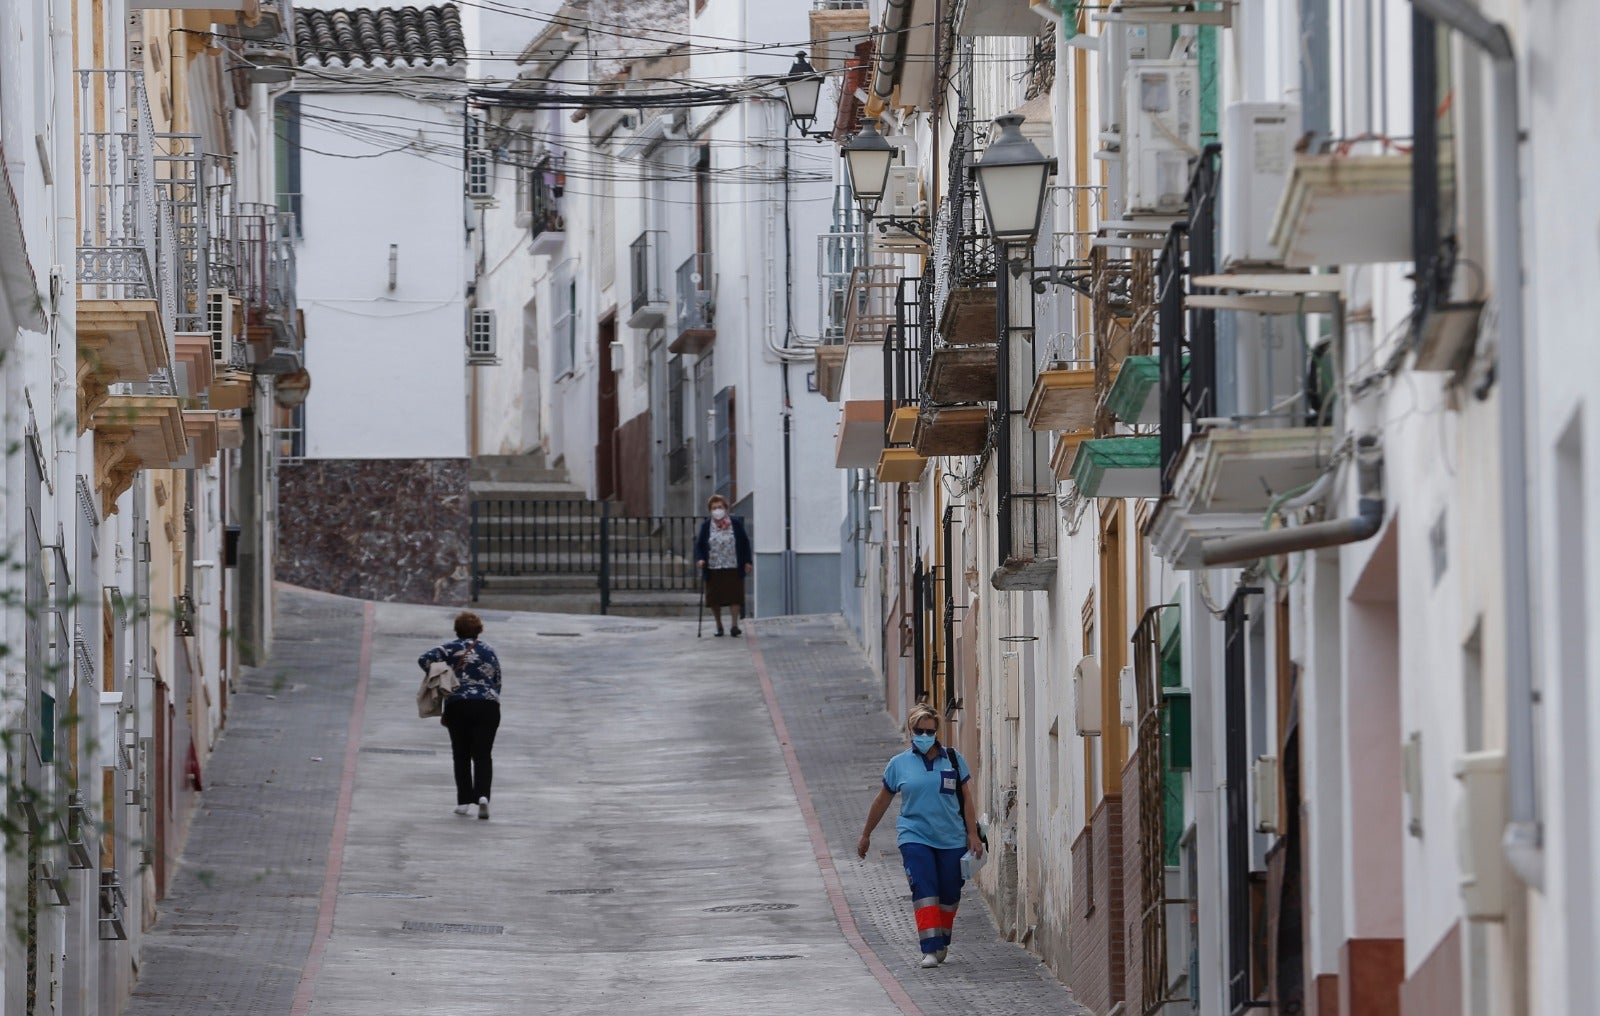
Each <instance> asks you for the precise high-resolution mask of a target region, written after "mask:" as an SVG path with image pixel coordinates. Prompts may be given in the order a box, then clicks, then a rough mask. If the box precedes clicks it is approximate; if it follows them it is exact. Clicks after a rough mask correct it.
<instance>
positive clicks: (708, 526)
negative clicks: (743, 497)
mask: <svg viewBox="0 0 1600 1016" xmlns="http://www.w3.org/2000/svg"><path fill="white" fill-rule="evenodd" d="M706 510H707V511H709V512H710V513H711V517H710V518H708V519H706V520H705V521H704V522H702V523H701V524H700V533H699V535H698V536H696V537H695V541H694V557H695V561H694V563H695V567H697V568H699V569H700V583H701V597H702V603H703V605H704V606H707V607H710V608H711V617H712V619H713V620H714V621H716V623H717V630H716V631H715V632H713V633H712V634H714V635H716V636H717V637H718V638H721V637H722V634H723V631H722V608H723V607H727V608H728V612H729V614H730V615H731V617H732V620H733V628H732V634H733V635H734V637H735V638H737V637H738V636H739V635H741V634H743V633H742V632H741V631H740V630H739V615H740V612H741V611H743V610H744V577H745V576H746V575H748V574H750V571H751V569H752V568H753V567H754V555H752V554H751V552H750V537H749V535H748V534H746V533H745V529H744V522H743V521H742V520H740V519H738V518H735V517H733V516H731V515H729V514H728V501H727V499H726V498H724V497H723V496H722V495H721V494H712V495H711V498H710V500H708V501H707V502H706Z"/></svg>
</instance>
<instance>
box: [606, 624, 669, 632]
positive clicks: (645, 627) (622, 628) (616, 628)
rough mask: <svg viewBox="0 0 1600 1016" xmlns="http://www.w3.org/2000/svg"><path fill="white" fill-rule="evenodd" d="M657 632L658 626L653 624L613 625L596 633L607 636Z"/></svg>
mask: <svg viewBox="0 0 1600 1016" xmlns="http://www.w3.org/2000/svg"><path fill="white" fill-rule="evenodd" d="M655 630H656V626H655V625H653V624H613V625H607V626H606V627H604V628H596V629H595V631H597V632H604V633H605V634H607V635H637V634H639V633H640V632H647V631H655Z"/></svg>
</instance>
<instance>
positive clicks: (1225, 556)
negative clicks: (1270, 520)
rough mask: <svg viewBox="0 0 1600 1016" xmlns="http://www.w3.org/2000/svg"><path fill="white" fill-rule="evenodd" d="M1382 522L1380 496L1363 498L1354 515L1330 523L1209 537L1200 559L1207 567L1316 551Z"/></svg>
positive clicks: (1364, 534)
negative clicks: (1303, 551)
mask: <svg viewBox="0 0 1600 1016" xmlns="http://www.w3.org/2000/svg"><path fill="white" fill-rule="evenodd" d="M1382 525H1383V499H1382V498H1377V497H1364V498H1362V499H1361V503H1360V507H1359V511H1358V513H1357V514H1356V515H1353V516H1351V517H1349V518H1344V519H1333V520H1332V521H1329V522H1312V523H1310V524H1309V525H1304V526H1293V527H1291V528H1288V529H1274V530H1272V531H1271V532H1265V533H1247V534H1245V535H1243V536H1230V537H1228V538H1226V539H1222V540H1208V541H1206V543H1205V545H1204V546H1203V547H1202V548H1201V550H1200V561H1201V563H1202V564H1204V565H1205V566H1206V567H1207V568H1216V567H1220V566H1222V565H1230V564H1242V563H1244V562H1246V561H1254V560H1256V559H1257V558H1263V557H1274V556H1276V555H1278V554H1289V553H1293V552H1294V551H1297V550H1316V549H1319V548H1322V547H1338V546H1342V545H1344V544H1346V543H1360V542H1361V541H1362V540H1365V539H1368V538H1369V537H1371V536H1373V535H1374V534H1376V533H1377V531H1378V529H1379V527H1380V526H1382Z"/></svg>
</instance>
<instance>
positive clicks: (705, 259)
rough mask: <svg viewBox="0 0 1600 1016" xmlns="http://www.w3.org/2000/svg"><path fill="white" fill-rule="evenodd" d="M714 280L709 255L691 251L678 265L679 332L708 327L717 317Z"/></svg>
mask: <svg viewBox="0 0 1600 1016" xmlns="http://www.w3.org/2000/svg"><path fill="white" fill-rule="evenodd" d="M715 279H716V277H715V276H714V275H712V274H711V255H710V254H691V255H689V257H688V259H687V260H685V261H684V262H683V264H681V265H679V266H678V334H680V335H682V334H683V333H684V332H690V331H708V330H710V328H711V327H712V321H713V320H714V319H715V317H716V288H715V286H714V282H715Z"/></svg>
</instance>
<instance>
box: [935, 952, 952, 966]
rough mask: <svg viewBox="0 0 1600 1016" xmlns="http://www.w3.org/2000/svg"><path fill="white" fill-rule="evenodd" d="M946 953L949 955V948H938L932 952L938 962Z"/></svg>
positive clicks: (941, 961)
mask: <svg viewBox="0 0 1600 1016" xmlns="http://www.w3.org/2000/svg"><path fill="white" fill-rule="evenodd" d="M948 955H950V950H949V949H940V950H939V951H938V952H936V953H934V954H933V958H934V959H936V960H938V961H939V962H940V963H943V962H944V958H945V957H946V956H948Z"/></svg>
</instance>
